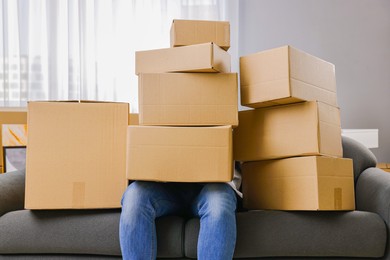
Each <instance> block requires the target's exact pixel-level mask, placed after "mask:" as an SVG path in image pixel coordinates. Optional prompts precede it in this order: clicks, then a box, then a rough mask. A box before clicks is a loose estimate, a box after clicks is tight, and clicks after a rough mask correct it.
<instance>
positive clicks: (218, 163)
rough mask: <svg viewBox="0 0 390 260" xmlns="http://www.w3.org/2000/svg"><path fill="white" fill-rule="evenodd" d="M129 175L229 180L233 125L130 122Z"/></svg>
mask: <svg viewBox="0 0 390 260" xmlns="http://www.w3.org/2000/svg"><path fill="white" fill-rule="evenodd" d="M127 137H128V139H127V178H128V179H129V180H144V181H164V182H228V181H231V180H232V178H233V161H232V128H231V127H230V126H217V127H163V126H161V127H160V126H129V127H128V136H127Z"/></svg>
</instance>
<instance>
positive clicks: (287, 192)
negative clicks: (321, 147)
mask: <svg viewBox="0 0 390 260" xmlns="http://www.w3.org/2000/svg"><path fill="white" fill-rule="evenodd" d="M242 174H243V187H242V188H243V194H244V200H243V203H244V207H245V208H247V209H273V210H354V209H355V199H354V198H355V195H354V179H353V166H352V160H351V159H343V158H331V157H323V156H309V157H293V158H288V159H279V160H267V161H257V162H247V163H243V165H242Z"/></svg>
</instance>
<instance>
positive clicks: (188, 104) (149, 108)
mask: <svg viewBox="0 0 390 260" xmlns="http://www.w3.org/2000/svg"><path fill="white" fill-rule="evenodd" d="M138 84H139V88H138V91H139V115H140V118H139V119H140V124H141V125H171V126H186V125H187V126H194V125H198V126H212V125H233V126H237V125H238V103H237V98H238V97H237V96H238V89H237V73H152V74H150V73H146V74H140V75H139V80H138Z"/></svg>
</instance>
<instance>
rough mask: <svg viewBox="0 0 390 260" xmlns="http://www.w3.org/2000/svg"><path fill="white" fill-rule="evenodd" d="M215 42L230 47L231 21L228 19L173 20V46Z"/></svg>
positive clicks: (226, 47)
mask: <svg viewBox="0 0 390 260" xmlns="http://www.w3.org/2000/svg"><path fill="white" fill-rule="evenodd" d="M206 42H214V43H216V44H217V45H218V46H220V47H221V48H222V49H224V50H228V49H229V48H230V23H229V22H227V21H204V20H176V19H175V20H173V22H172V26H171V47H178V46H186V45H193V44H200V43H206Z"/></svg>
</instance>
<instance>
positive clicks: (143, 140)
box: [127, 20, 238, 182]
mask: <svg viewBox="0 0 390 260" xmlns="http://www.w3.org/2000/svg"><path fill="white" fill-rule="evenodd" d="M229 34H230V30H229V23H228V22H214V21H189V20H174V21H173V24H172V27H171V46H172V47H171V48H166V49H158V50H149V51H140V52H136V74H137V75H138V77H139V81H138V82H139V85H138V87H139V125H138V126H131V127H129V128H128V136H127V137H128V139H127V142H128V144H127V148H128V150H127V177H128V179H129V180H146V181H165V182H227V181H230V180H231V179H232V172H233V171H232V167H233V161H232V127H235V126H237V125H238V106H237V92H238V86H237V85H238V83H237V73H230V62H231V61H230V55H229V53H228V52H227V51H226V50H227V49H228V48H229V46H230V44H229V41H230V40H229V39H230V36H229ZM218 44H220V45H221V46H222V47H223V48H224V49H223V48H221V47H220V46H218ZM178 46H179V47H178Z"/></svg>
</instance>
